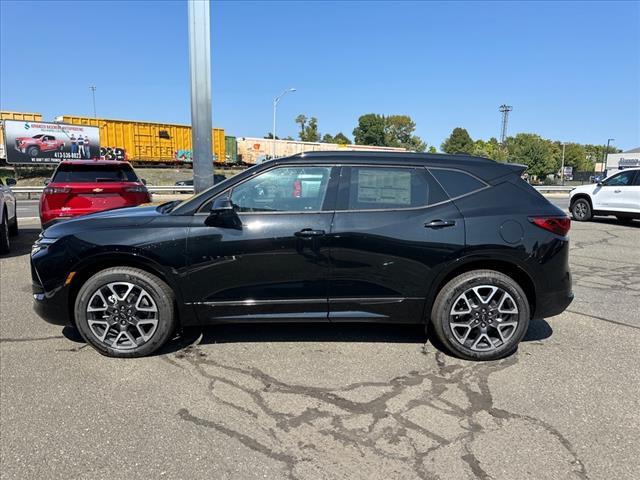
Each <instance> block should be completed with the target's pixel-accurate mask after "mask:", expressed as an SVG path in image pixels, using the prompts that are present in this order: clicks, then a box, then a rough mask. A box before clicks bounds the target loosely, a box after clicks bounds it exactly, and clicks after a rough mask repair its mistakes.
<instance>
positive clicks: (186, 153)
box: [175, 150, 193, 163]
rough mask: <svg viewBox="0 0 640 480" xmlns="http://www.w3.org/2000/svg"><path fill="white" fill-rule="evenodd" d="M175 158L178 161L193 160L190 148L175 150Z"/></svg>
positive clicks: (190, 161) (188, 161) (189, 161)
mask: <svg viewBox="0 0 640 480" xmlns="http://www.w3.org/2000/svg"><path fill="white" fill-rule="evenodd" d="M175 158H176V160H177V161H178V162H187V163H192V162H193V151H191V150H177V151H176V156H175Z"/></svg>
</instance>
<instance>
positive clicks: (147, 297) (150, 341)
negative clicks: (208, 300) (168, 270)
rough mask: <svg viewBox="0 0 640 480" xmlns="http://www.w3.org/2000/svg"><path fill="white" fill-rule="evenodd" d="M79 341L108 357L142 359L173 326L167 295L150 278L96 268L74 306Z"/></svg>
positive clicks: (158, 282)
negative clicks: (82, 340) (80, 337)
mask: <svg viewBox="0 0 640 480" xmlns="http://www.w3.org/2000/svg"><path fill="white" fill-rule="evenodd" d="M75 320H76V326H77V327H78V330H79V331H80V334H81V335H82V337H83V338H84V339H85V340H86V341H87V342H88V343H90V344H91V346H93V347H94V348H95V349H96V350H98V352H100V353H101V354H103V355H107V356H109V357H142V356H145V355H149V354H151V353H153V352H154V351H156V350H157V349H158V348H160V347H161V346H162V345H164V344H165V343H166V342H167V341H168V340H169V338H170V337H171V334H172V333H173V331H174V329H175V325H176V318H175V313H174V305H173V292H172V291H171V289H170V288H169V286H168V285H167V284H166V283H165V282H163V281H162V280H160V279H159V278H158V277H156V276H155V275H152V274H150V273H148V272H146V271H144V270H140V269H137V268H130V267H115V268H108V269H106V270H102V271H101V272H98V273H96V274H95V275H93V276H92V277H91V278H89V279H88V280H87V281H86V282H85V284H84V285H82V287H81V288H80V291H79V292H78V296H77V297H76V302H75Z"/></svg>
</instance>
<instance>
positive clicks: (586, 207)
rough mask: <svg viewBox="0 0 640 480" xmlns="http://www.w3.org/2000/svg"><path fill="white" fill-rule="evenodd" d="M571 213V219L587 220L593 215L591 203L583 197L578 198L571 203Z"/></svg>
mask: <svg viewBox="0 0 640 480" xmlns="http://www.w3.org/2000/svg"><path fill="white" fill-rule="evenodd" d="M571 215H572V216H573V219H574V220H577V221H578V222H587V221H589V220H591V217H593V213H592V212H591V205H590V204H589V202H588V201H587V200H585V199H584V198H579V199H578V200H576V201H575V202H573V205H571Z"/></svg>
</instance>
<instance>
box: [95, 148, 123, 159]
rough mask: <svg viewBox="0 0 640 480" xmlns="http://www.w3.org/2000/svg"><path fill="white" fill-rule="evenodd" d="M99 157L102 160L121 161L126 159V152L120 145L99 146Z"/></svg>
mask: <svg viewBox="0 0 640 480" xmlns="http://www.w3.org/2000/svg"><path fill="white" fill-rule="evenodd" d="M100 158H101V159H102V160H118V161H120V162H123V161H125V160H126V159H127V152H126V151H125V149H124V148H120V147H100Z"/></svg>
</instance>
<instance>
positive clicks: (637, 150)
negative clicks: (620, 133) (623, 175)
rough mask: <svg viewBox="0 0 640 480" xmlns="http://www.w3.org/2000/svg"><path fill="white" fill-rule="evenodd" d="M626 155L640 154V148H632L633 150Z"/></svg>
mask: <svg viewBox="0 0 640 480" xmlns="http://www.w3.org/2000/svg"><path fill="white" fill-rule="evenodd" d="M624 153H640V147H636V148H632V149H631V150H627V151H626V152H624Z"/></svg>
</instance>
